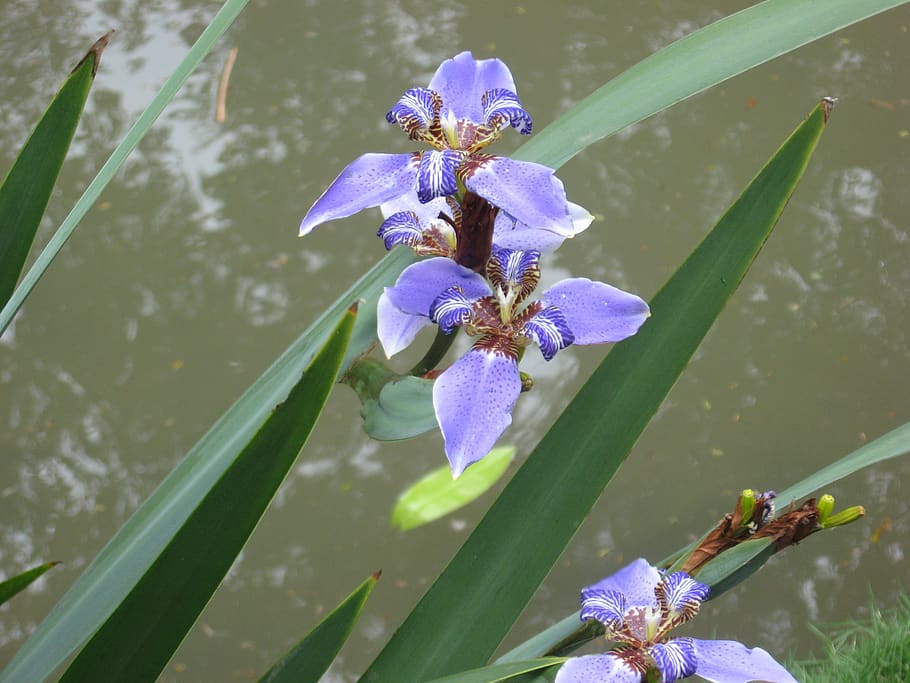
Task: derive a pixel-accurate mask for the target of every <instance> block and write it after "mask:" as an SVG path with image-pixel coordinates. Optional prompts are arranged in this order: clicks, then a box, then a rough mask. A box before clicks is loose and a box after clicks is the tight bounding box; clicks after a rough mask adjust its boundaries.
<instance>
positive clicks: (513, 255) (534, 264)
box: [487, 249, 540, 301]
mask: <svg viewBox="0 0 910 683" xmlns="http://www.w3.org/2000/svg"><path fill="white" fill-rule="evenodd" d="M487 277H488V278H489V279H490V283H491V284H492V285H493V287H494V288H495V287H498V288H499V289H501V290H502V291H504V292H506V291H509V290H514V291H515V292H517V293H518V298H517V300H518V301H523V300H524V299H525V298H526V297H527V296H528V295H529V294H530V293H531V292H533V291H534V290H535V289H536V288H537V283H538V282H540V252H538V251H521V250H518V249H497V250H496V251H494V252H493V254H492V256H491V257H490V260H489V262H488V263H487Z"/></svg>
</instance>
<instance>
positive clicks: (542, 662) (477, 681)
mask: <svg viewBox="0 0 910 683" xmlns="http://www.w3.org/2000/svg"><path fill="white" fill-rule="evenodd" d="M565 661H566V658H565V657H544V658H541V659H532V660H530V661H527V662H509V663H508V664H494V665H493V666H485V667H483V668H482V669H472V670H471V671H462V672H461V673H457V674H453V675H451V676H445V677H443V678H434V679H433V680H432V681H429V683H496V682H497V681H507V680H509V679H510V678H516V677H518V676H522V675H524V674H527V673H531V672H534V671H541V670H542V669H549V668H550V667H552V666H556V665H557V664H562V663H563V662H565ZM396 680H397V679H396ZM402 680H403V679H402Z"/></svg>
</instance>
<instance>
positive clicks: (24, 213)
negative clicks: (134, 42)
mask: <svg viewBox="0 0 910 683" xmlns="http://www.w3.org/2000/svg"><path fill="white" fill-rule="evenodd" d="M111 33H113V31H111V32H109V33H107V34H105V35H104V36H102V37H101V38H100V39H99V40H98V42H96V43H95V44H94V45H93V46H92V48H91V49H90V50H89V51H88V54H86V55H85V57H83V58H82V60H81V61H80V62H79V64H77V65H76V68H75V69H73V71H72V72H71V73H70V75H69V77H68V78H67V79H66V82H65V83H64V84H63V87H62V88H60V91H59V92H58V93H57V95H56V97H54V99H53V100H52V101H51V104H50V106H49V107H48V108H47V111H45V112H44V116H42V117H41V120H40V121H38V125H37V126H35V130H33V131H32V134H31V136H29V139H28V141H27V142H26V143H25V146H24V147H23V148H22V151H20V152H19V156H18V157H16V160H15V161H14V162H13V165H12V167H11V168H10V170H9V173H8V174H7V176H6V179H5V180H4V181H3V183H2V184H0V308H2V307H3V306H4V305H6V302H7V301H8V300H9V297H10V294H12V293H13V289H15V287H16V280H18V279H19V273H20V272H21V271H22V266H24V265H25V259H26V257H27V256H28V250H29V248H30V247H31V246H32V241H33V240H34V239H35V233H36V232H37V231H38V225H39V224H40V223H41V217H42V216H43V215H44V210H45V209H46V208H47V202H48V200H50V198H51V192H52V191H53V189H54V185H55V183H56V182H57V176H58V175H60V168H61V167H62V166H63V159H64V157H65V156H66V152H67V150H68V149H69V147H70V142H71V141H72V139H73V134H74V133H75V132H76V125H77V124H78V123H79V118H80V117H81V116H82V109H83V107H84V106H85V100H86V99H87V98H88V91H89V90H90V89H91V87H92V82H93V81H94V80H95V72H96V71H97V70H98V62H99V61H100V60H101V53H102V52H103V51H104V48H105V47H106V46H107V43H108V41H109V40H110V38H111Z"/></svg>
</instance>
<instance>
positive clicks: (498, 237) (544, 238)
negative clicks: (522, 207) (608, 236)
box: [493, 202, 594, 253]
mask: <svg viewBox="0 0 910 683" xmlns="http://www.w3.org/2000/svg"><path fill="white" fill-rule="evenodd" d="M569 215H570V216H571V217H572V226H573V230H574V232H573V234H572V235H571V236H572V237H574V236H575V235H577V234H578V233H580V232H582V231H583V230H585V229H586V228H587V227H588V226H589V225H591V221H593V220H594V216H592V215H591V214H590V213H588V211H587V210H585V209H584V207H582V206H579V205H578V204H573V203H572V202H569ZM565 240H566V235H563V234H561V233H558V232H553V231H552V230H547V229H546V228H533V227H531V226H529V225H528V224H527V223H522V222H521V221H519V220H518V219H517V218H515V216H512V215H510V214H508V213H506V212H505V211H500V212H499V213H498V214H497V215H496V223H495V224H494V226H493V244H494V246H495V247H500V248H506V249H523V250H526V251H527V250H532V249H533V250H534V251H539V252H543V253H548V252H551V251H555V250H556V249H557V248H559V246H560V245H561V244H562V243H563V242H564V241H565Z"/></svg>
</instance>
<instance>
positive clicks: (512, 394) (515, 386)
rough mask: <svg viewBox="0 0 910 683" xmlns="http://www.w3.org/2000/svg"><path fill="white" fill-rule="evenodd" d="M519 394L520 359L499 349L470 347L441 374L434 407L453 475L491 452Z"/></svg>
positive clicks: (435, 386) (509, 417)
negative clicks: (494, 351) (487, 349)
mask: <svg viewBox="0 0 910 683" xmlns="http://www.w3.org/2000/svg"><path fill="white" fill-rule="evenodd" d="M519 393H521V378H520V377H519V374H518V361H517V360H516V359H515V358H511V357H509V356H505V355H501V354H497V353H489V352H487V351H482V350H477V349H472V350H471V351H468V352H467V353H466V354H465V355H463V356H462V357H461V358H460V359H458V360H457V361H456V362H455V364H454V365H452V366H451V367H450V368H448V369H447V370H446V371H445V372H443V373H442V374H441V375H440V376H439V378H438V379H437V380H436V382H435V384H434V385H433V408H434V409H435V410H436V420H437V421H438V422H439V427H440V429H441V430H442V436H443V438H444V439H445V450H446V457H448V459H449V464H450V465H451V467H452V476H454V477H458V476H459V475H461V473H462V472H464V470H465V468H466V467H467V466H468V465H470V464H471V463H474V462H477V461H478V460H480V459H481V458H482V457H484V456H485V455H486V454H487V453H489V451H490V449H491V448H493V445H494V444H495V443H496V441H497V439H499V437H500V435H502V433H503V432H504V431H505V429H506V427H508V426H509V425H510V424H511V423H512V408H513V406H514V405H515V401H516V400H517V399H518V394H519Z"/></svg>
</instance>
